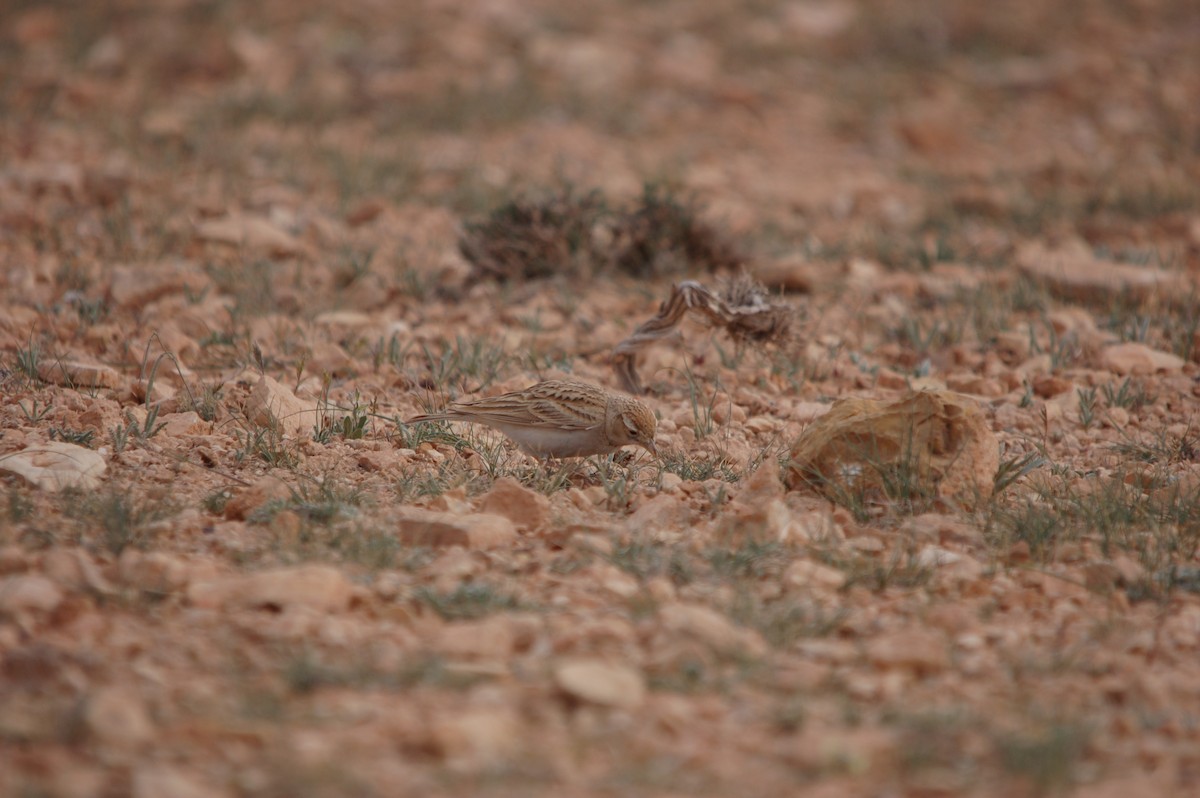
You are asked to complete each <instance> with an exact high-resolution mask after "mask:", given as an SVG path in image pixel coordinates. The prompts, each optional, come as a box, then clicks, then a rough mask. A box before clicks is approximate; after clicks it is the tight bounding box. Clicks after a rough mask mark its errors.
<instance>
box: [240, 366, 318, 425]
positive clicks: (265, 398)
mask: <svg viewBox="0 0 1200 798" xmlns="http://www.w3.org/2000/svg"><path fill="white" fill-rule="evenodd" d="M245 410H246V416H247V418H249V419H250V420H251V421H252V422H254V423H255V424H258V425H259V426H260V427H276V426H277V427H278V428H279V429H280V430H282V431H283V432H286V433H287V434H289V435H307V434H310V433H311V432H312V431H313V428H314V427H316V425H317V422H318V420H319V417H320V415H319V413H318V411H317V405H316V403H315V402H306V401H304V400H303V399H300V398H299V397H298V396H296V394H294V393H292V391H291V390H289V389H288V388H286V387H285V386H283V385H281V384H280V383H279V382H277V381H275V380H273V379H271V378H270V377H268V376H266V375H265V374H264V375H262V376H260V377H259V378H258V382H256V383H255V384H254V388H253V389H252V390H251V391H250V396H249V398H248V399H246V408H245Z"/></svg>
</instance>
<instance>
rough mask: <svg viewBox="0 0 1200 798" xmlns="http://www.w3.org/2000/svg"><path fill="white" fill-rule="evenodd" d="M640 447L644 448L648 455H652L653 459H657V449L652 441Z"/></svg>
mask: <svg viewBox="0 0 1200 798" xmlns="http://www.w3.org/2000/svg"><path fill="white" fill-rule="evenodd" d="M642 446H644V447H645V448H646V451H648V452H650V454H652V455H654V456H655V457H658V447H656V446H655V445H654V441H646V442H645V443H643V444H642Z"/></svg>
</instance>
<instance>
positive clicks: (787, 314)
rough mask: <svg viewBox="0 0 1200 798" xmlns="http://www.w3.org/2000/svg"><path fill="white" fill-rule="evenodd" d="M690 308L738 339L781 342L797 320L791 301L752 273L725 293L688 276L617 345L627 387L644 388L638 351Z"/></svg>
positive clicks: (619, 369)
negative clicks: (778, 298)
mask: <svg viewBox="0 0 1200 798" xmlns="http://www.w3.org/2000/svg"><path fill="white" fill-rule="evenodd" d="M689 310H690V311H695V312H696V313H699V314H700V315H701V316H703V317H704V319H705V320H706V321H707V322H708V323H709V324H710V325H711V326H714V327H721V328H724V330H725V331H726V332H727V333H729V335H730V337H731V338H733V339H734V340H735V341H738V342H745V341H752V342H754V343H770V342H777V341H781V340H783V339H784V338H786V337H787V335H788V333H789V332H790V330H791V327H792V322H793V321H794V319H795V309H794V308H792V306H791V305H788V304H786V303H782V302H773V301H772V300H771V299H770V296H769V294H768V292H767V289H766V288H765V287H763V286H762V285H761V284H760V283H758V282H757V281H756V280H754V279H753V278H751V277H749V276H747V275H744V274H743V275H741V276H740V277H738V278H736V279H734V280H731V281H730V282H729V283H728V284H727V285H726V286H725V288H724V290H723V291H722V292H721V296H718V295H717V294H714V293H713V292H712V291H710V290H709V289H707V288H705V287H704V286H703V285H701V284H700V283H698V282H696V281H694V280H686V281H684V282H682V283H679V284H678V285H675V286H673V287H672V289H671V296H670V298H669V299H667V301H666V302H664V303H663V305H662V307H661V308H659V311H658V315H657V316H655V317H654V318H652V319H650V320H649V321H647V322H645V323H644V324H642V325H641V326H640V327H638V328H637V329H636V330H634V331H633V334H632V335H630V336H629V337H628V338H626V339H625V340H624V341H622V342H621V343H619V344H617V346H616V348H615V349H613V358H612V364H613V368H614V369H615V370H616V372H617V377H618V378H619V379H620V380H621V385H622V387H623V388H624V389H625V390H626V391H628V392H630V393H633V394H640V393H644V390H645V389H644V388H643V386H642V383H641V380H639V379H638V375H637V367H636V357H637V352H638V351H639V350H641V349H644V348H645V347H647V346H649V345H650V344H652V343H654V342H655V341H657V340H659V339H660V338H664V337H666V336H667V335H668V334H669V333H670V332H671V330H672V329H674V328H675V327H676V325H678V324H679V322H680V321H682V319H683V317H684V316H685V315H686V314H687V312H688V311H689Z"/></svg>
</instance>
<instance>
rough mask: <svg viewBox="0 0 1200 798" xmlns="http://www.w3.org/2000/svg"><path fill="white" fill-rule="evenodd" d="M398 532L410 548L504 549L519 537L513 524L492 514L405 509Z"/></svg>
mask: <svg viewBox="0 0 1200 798" xmlns="http://www.w3.org/2000/svg"><path fill="white" fill-rule="evenodd" d="M396 533H397V535H399V537H400V540H401V541H403V542H404V543H406V544H407V545H410V546H433V547H443V546H465V547H467V548H476V549H488V548H494V547H496V546H505V545H507V544H509V543H511V542H512V541H513V539H514V538H516V536H517V528H516V526H515V525H514V524H513V522H512V521H510V520H509V519H507V518H505V517H504V516H502V515H493V514H491V513H466V514H462V515H460V514H458V513H441V512H437V511H435V510H422V509H420V508H417V507H404V508H401V509H400V510H399V511H398V512H397V517H396Z"/></svg>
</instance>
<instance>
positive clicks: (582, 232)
mask: <svg viewBox="0 0 1200 798" xmlns="http://www.w3.org/2000/svg"><path fill="white" fill-rule="evenodd" d="M459 250H460V251H461V252H462V254H463V256H464V257H466V258H467V260H468V261H470V262H471V264H472V265H473V266H474V267H475V274H476V277H477V278H486V279H494V280H499V281H501V282H508V281H514V280H527V279H537V278H541V277H548V276H550V275H553V274H557V273H565V274H568V275H572V276H581V277H591V276H592V275H595V274H598V273H603V272H605V271H609V270H612V269H616V270H618V271H622V272H625V273H627V274H631V275H633V276H635V277H653V276H658V275H665V274H680V273H685V272H689V271H715V270H719V269H733V268H734V267H737V266H740V265H741V264H742V263H744V258H743V257H742V255H741V254H740V253H739V252H738V251H737V249H736V247H734V246H733V244H732V243H731V242H729V241H728V240H727V239H726V238H725V237H724V236H723V235H722V234H721V233H720V232H718V231H717V230H716V229H715V228H714V227H712V226H711V225H710V224H708V223H707V222H704V221H703V220H701V219H700V207H699V205H698V203H697V202H696V201H695V200H694V199H693V198H690V197H681V196H680V195H679V194H678V193H677V192H676V191H674V190H673V189H671V188H668V187H665V186H661V185H656V184H648V185H646V186H645V188H644V189H643V191H642V195H641V196H640V197H639V198H638V199H637V200H636V201H634V202H633V203H631V204H630V205H628V206H624V207H621V206H617V207H614V206H611V205H610V204H609V203H608V201H607V200H606V199H605V198H604V197H603V195H601V193H600V192H599V191H596V190H592V191H589V192H587V193H583V194H580V193H577V192H576V191H574V190H572V189H571V188H565V189H561V190H559V191H557V192H554V193H552V194H549V195H546V196H543V197H540V198H534V197H525V198H519V199H515V200H512V201H510V202H507V203H505V204H504V205H501V206H500V207H498V208H496V209H495V210H493V211H492V212H491V213H490V214H488V216H487V217H486V218H484V219H482V220H479V221H473V222H468V223H467V225H466V229H465V230H464V232H463V235H462V236H461V237H460V239H459Z"/></svg>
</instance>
